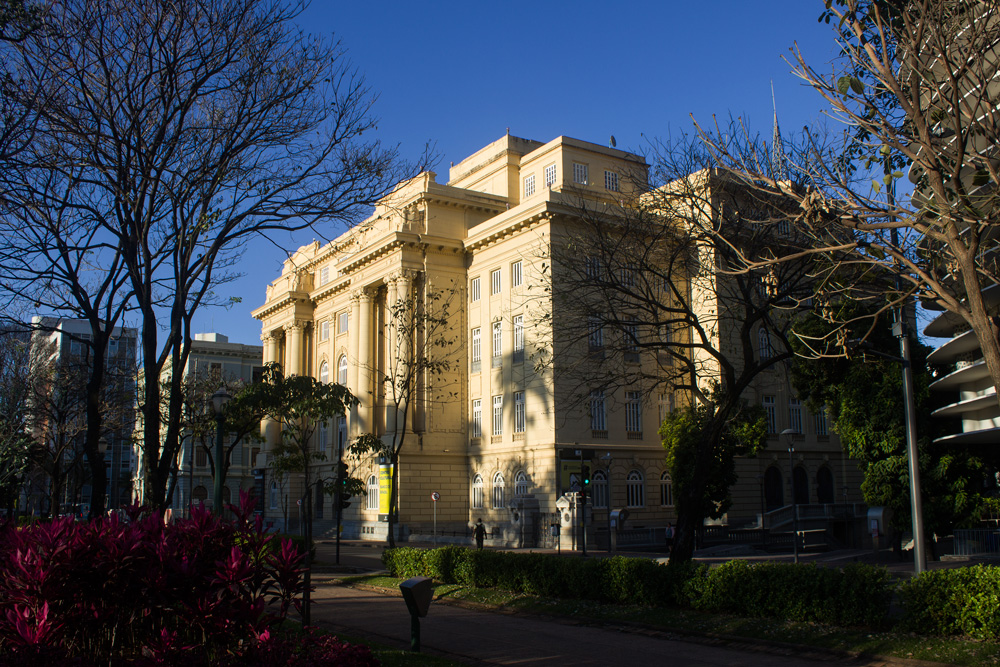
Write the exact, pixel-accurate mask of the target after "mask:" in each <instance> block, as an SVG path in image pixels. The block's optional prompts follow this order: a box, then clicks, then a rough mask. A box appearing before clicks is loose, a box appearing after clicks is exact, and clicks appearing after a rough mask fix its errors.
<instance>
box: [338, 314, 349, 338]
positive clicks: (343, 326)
mask: <svg viewBox="0 0 1000 667" xmlns="http://www.w3.org/2000/svg"><path fill="white" fill-rule="evenodd" d="M350 328H351V314H350V313H348V312H347V311H346V310H345V311H344V312H342V313H341V314H340V315H338V316H337V333H339V334H345V333H347V332H348V330H350Z"/></svg>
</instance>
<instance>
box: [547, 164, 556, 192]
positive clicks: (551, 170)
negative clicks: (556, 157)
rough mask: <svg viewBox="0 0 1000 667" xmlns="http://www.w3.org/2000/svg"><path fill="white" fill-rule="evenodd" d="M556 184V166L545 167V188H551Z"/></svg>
mask: <svg viewBox="0 0 1000 667" xmlns="http://www.w3.org/2000/svg"><path fill="white" fill-rule="evenodd" d="M555 182H556V165H555V163H553V164H550V165H548V166H547V167H545V187H547V188H548V187H552V185H553V184H555Z"/></svg>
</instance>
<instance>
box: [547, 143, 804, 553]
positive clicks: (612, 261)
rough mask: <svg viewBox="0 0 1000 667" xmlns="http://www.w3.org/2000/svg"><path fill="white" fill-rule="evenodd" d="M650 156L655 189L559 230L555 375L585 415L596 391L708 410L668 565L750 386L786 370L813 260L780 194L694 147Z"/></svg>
mask: <svg viewBox="0 0 1000 667" xmlns="http://www.w3.org/2000/svg"><path fill="white" fill-rule="evenodd" d="M654 149H655V150H654V151H653V152H652V156H653V158H654V160H653V170H652V172H653V173H652V178H651V180H652V183H645V182H641V183H638V184H637V185H636V187H635V190H636V193H637V194H636V195H635V196H634V197H630V198H628V199H623V200H622V201H607V202H599V201H597V202H595V201H592V200H590V201H588V200H584V201H585V203H583V204H581V205H580V206H579V207H578V208H577V209H576V210H575V211H574V212H573V214H572V215H567V216H566V217H565V218H563V219H562V220H561V221H559V222H558V223H556V222H554V224H553V234H552V241H551V285H550V288H549V293H550V296H551V299H552V304H553V305H552V308H551V313H552V317H553V320H552V331H553V336H554V345H553V346H552V350H553V355H552V360H551V363H552V364H553V368H554V369H555V371H556V373H555V378H556V382H557V383H560V384H564V385H568V386H571V387H573V388H574V389H575V393H574V396H575V398H576V399H577V401H578V403H580V404H582V405H583V406H584V407H586V404H587V401H588V400H592V398H591V397H592V396H593V395H594V394H593V392H595V391H596V392H600V394H599V395H600V396H601V400H606V401H609V402H612V401H615V400H621V398H622V396H623V395H624V392H625V391H631V392H638V393H639V394H640V395H641V396H642V400H644V401H650V400H655V397H657V396H658V395H660V394H673V393H674V392H676V393H677V394H678V395H679V396H680V397H682V398H681V400H680V401H678V403H679V404H683V403H684V402H686V401H685V399H684V398H683V397H690V400H691V401H694V402H696V403H697V404H699V405H702V406H707V407H708V410H709V413H710V415H711V418H710V419H709V420H707V422H705V424H704V426H703V428H702V430H701V433H700V436H699V444H698V447H697V451H696V452H695V456H694V464H693V468H692V469H691V470H689V471H686V473H685V476H686V478H687V479H688V481H687V482H686V483H684V484H683V485H680V487H679V488H676V495H675V498H676V504H677V510H678V525H677V532H676V538H675V540H674V546H673V551H672V554H671V557H672V558H673V559H675V560H689V559H690V558H691V555H692V552H693V549H694V535H695V530H696V528H697V527H698V526H700V525H701V524H702V521H703V519H704V518H705V516H706V511H707V510H706V502H705V498H704V496H705V494H706V483H707V481H708V480H707V475H708V474H709V471H710V469H711V465H710V463H711V459H712V457H713V456H714V455H715V453H716V452H717V447H716V445H717V443H719V442H720V441H721V440H722V438H723V435H724V433H725V432H726V430H727V428H729V427H730V425H731V424H732V423H733V422H734V420H736V419H737V418H739V417H740V416H741V414H743V413H744V411H745V408H746V407H747V406H746V402H745V393H746V392H747V390H748V389H750V388H751V386H752V383H753V382H754V381H755V379H757V378H758V377H759V376H760V375H761V373H762V372H764V371H766V370H768V369H771V368H775V367H780V366H781V365H782V364H783V362H786V361H788V360H789V359H790V358H791V356H792V351H791V347H790V345H789V336H790V333H791V325H792V322H793V320H794V316H795V315H796V314H797V313H798V312H801V311H802V310H804V309H807V308H808V307H810V304H811V301H810V298H811V296H812V294H813V285H812V281H813V269H814V265H815V262H814V258H813V255H812V253H811V252H809V251H808V249H806V248H805V246H803V245H801V244H802V241H803V239H802V238H800V236H799V235H798V234H797V233H796V232H795V230H794V229H793V228H792V227H791V226H789V225H788V224H787V223H788V215H789V211H788V208H789V206H793V205H794V202H789V200H788V199H787V198H786V197H784V196H782V194H781V192H780V191H777V190H772V191H768V190H766V189H762V188H759V187H757V185H756V184H755V183H753V182H748V181H746V180H745V179H744V178H742V177H740V176H739V175H738V174H733V173H730V172H728V171H726V170H723V169H719V168H717V167H716V166H715V164H714V162H713V160H712V159H711V156H710V155H708V154H707V153H706V152H705V151H703V150H699V146H698V142H697V141H692V140H690V139H687V138H684V139H681V140H679V141H676V142H672V143H663V144H659V145H656V146H654ZM796 187H798V186H796ZM793 255H794V256H796V257H797V260H795V261H792V260H790V259H787V258H789V257H791V256H793ZM775 257H783V258H786V261H781V262H774V261H773V260H774V258H775ZM560 351H562V353H560ZM751 449H752V448H751ZM675 484H676V480H675Z"/></svg>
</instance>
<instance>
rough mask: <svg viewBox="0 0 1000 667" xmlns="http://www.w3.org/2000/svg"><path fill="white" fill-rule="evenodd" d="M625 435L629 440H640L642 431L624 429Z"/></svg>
mask: <svg viewBox="0 0 1000 667" xmlns="http://www.w3.org/2000/svg"><path fill="white" fill-rule="evenodd" d="M625 437H626V438H628V439H629V440H642V431H626V433H625Z"/></svg>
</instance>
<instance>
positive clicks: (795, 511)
mask: <svg viewBox="0 0 1000 667" xmlns="http://www.w3.org/2000/svg"><path fill="white" fill-rule="evenodd" d="M798 433H799V432H798V431H796V430H795V429H791V428H786V429H785V430H784V431H782V432H781V435H783V436H786V437H787V438H788V483H789V486H790V487H791V489H792V554H793V555H794V557H795V562H796V563H798V562H799V506H798V503H797V502H796V500H797V499H796V498H795V467H794V465H795V464H794V463H793V461H792V455H793V454H794V453H795V443H794V442H792V436H793V435H798Z"/></svg>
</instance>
